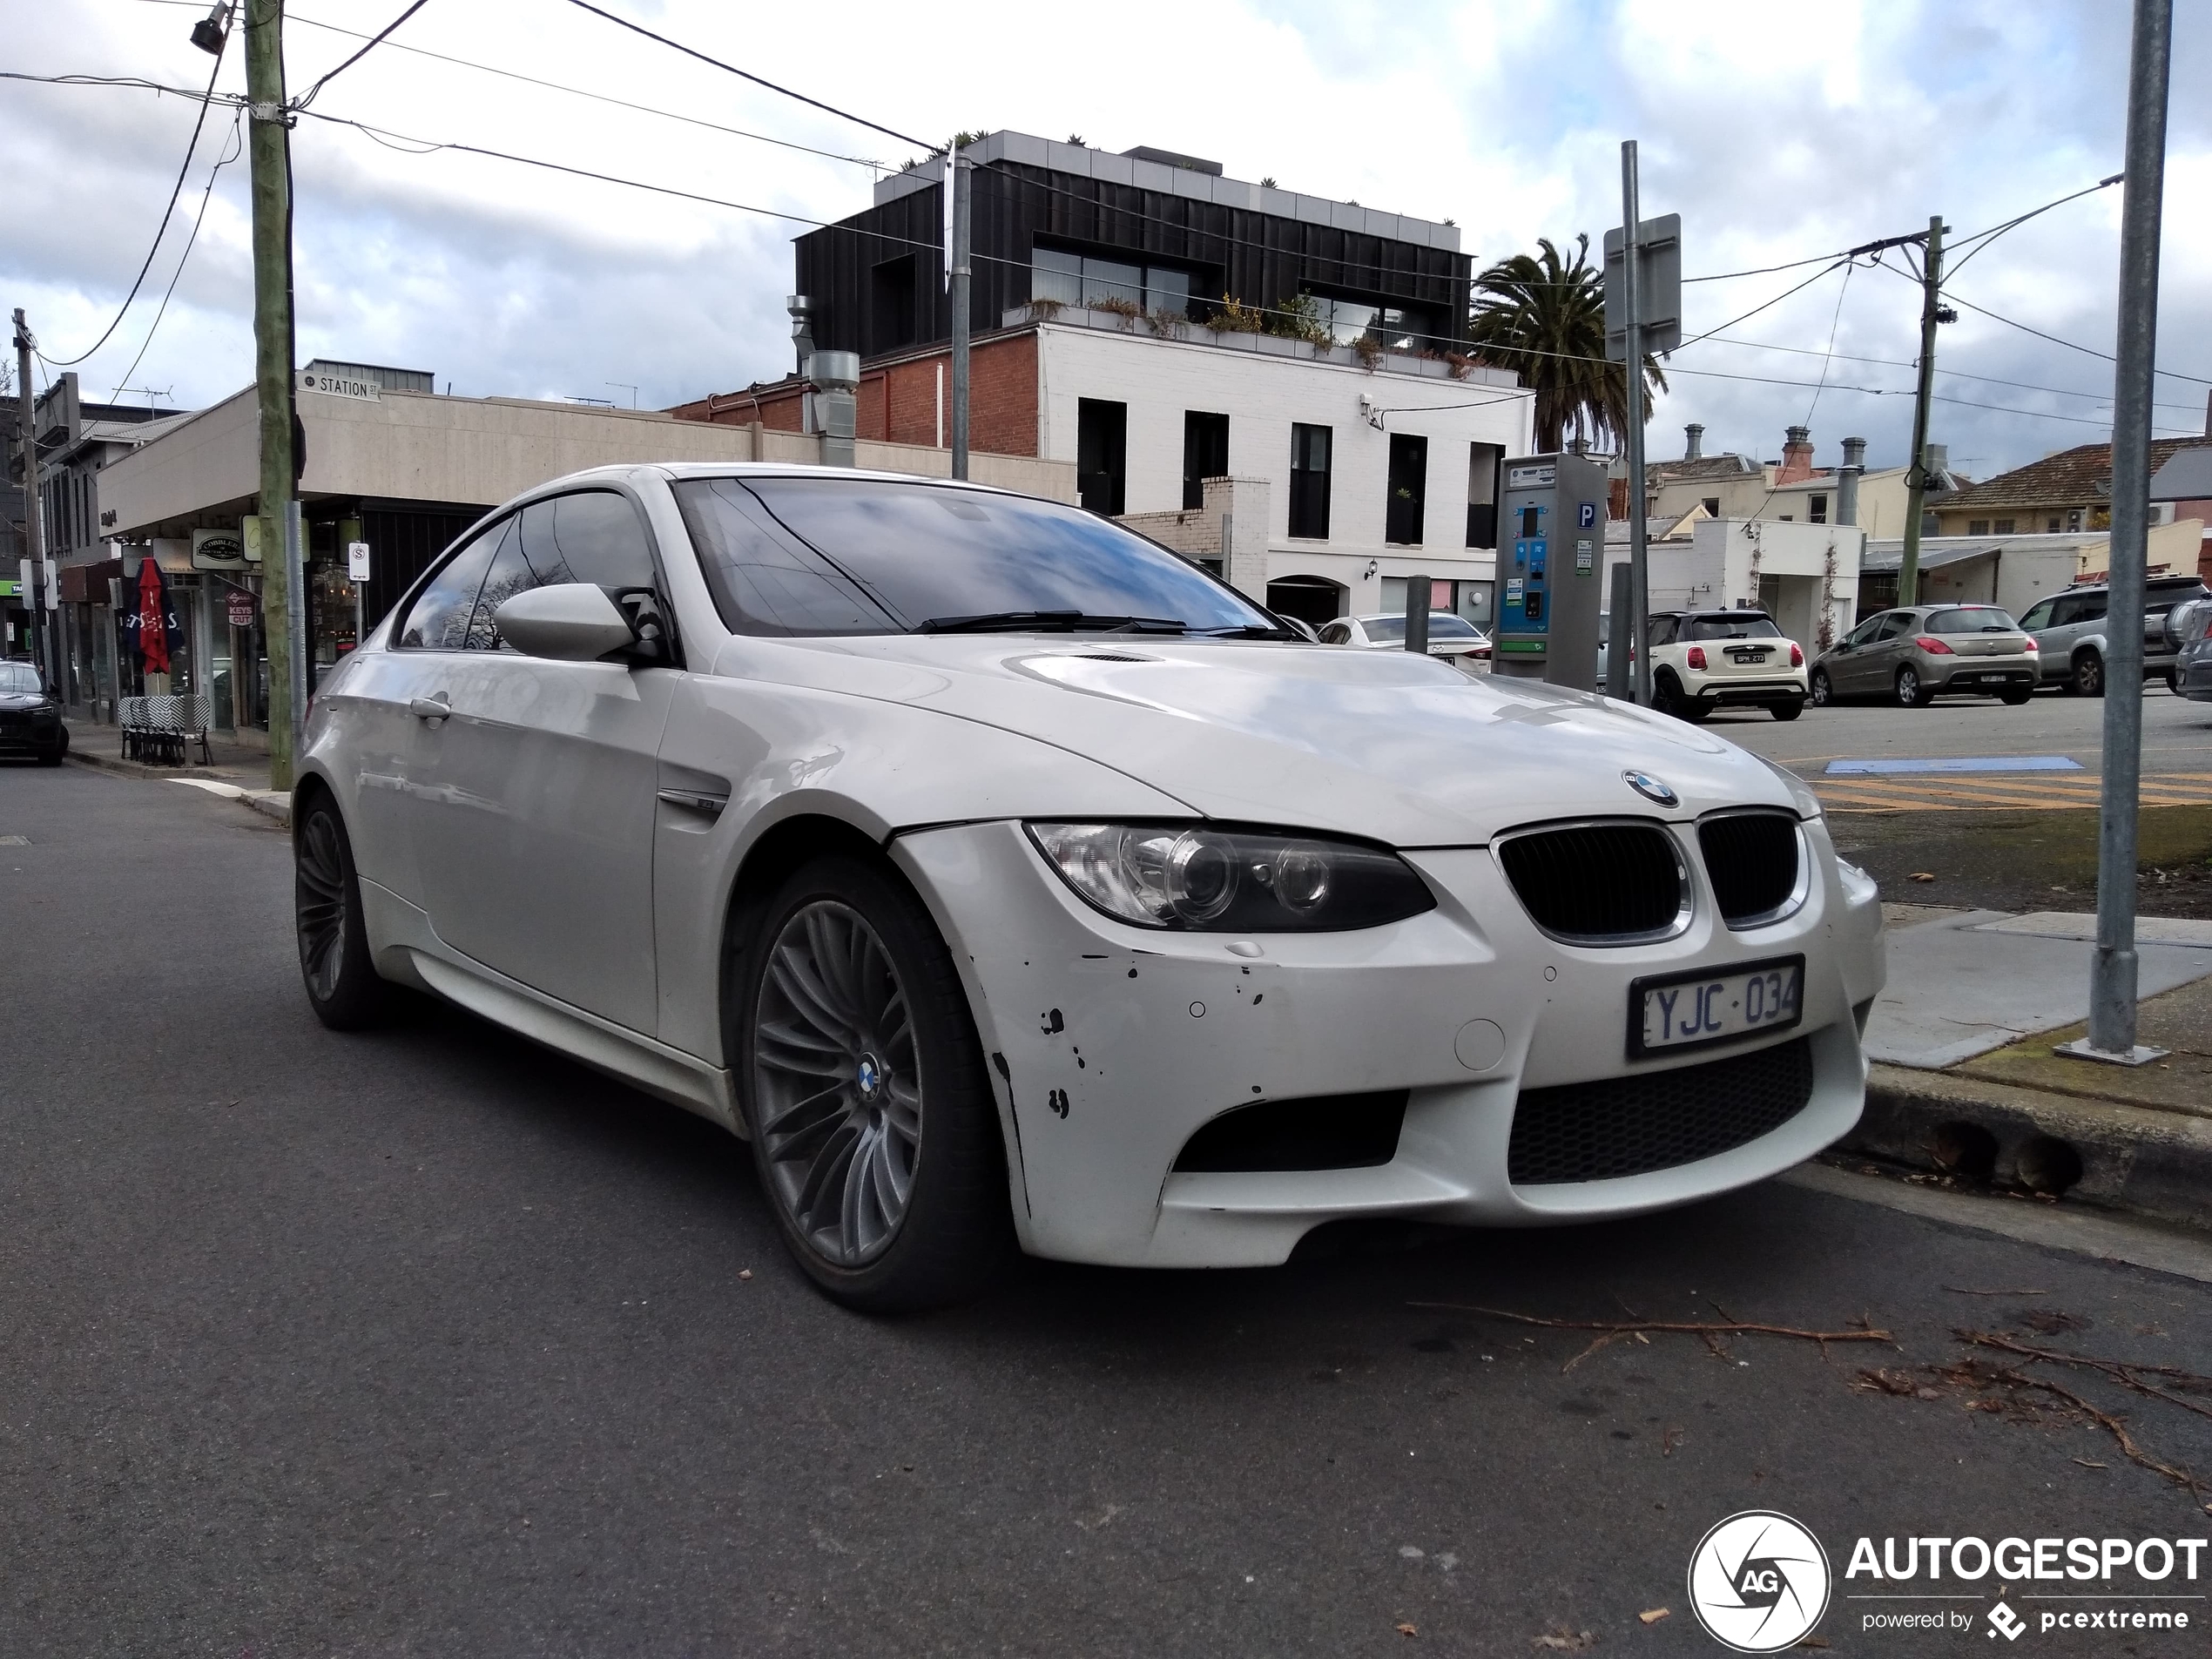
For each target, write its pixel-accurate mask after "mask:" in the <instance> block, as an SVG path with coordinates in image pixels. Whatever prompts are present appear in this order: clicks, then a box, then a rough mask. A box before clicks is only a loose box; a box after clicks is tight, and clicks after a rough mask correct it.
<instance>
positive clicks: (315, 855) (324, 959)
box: [292, 791, 388, 1031]
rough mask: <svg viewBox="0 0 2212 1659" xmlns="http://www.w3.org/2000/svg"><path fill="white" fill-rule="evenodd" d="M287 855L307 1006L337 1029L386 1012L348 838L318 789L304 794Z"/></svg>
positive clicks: (354, 1026) (335, 810)
mask: <svg viewBox="0 0 2212 1659" xmlns="http://www.w3.org/2000/svg"><path fill="white" fill-rule="evenodd" d="M295 799H296V797H295ZM292 860H293V880H292V898H293V925H294V927H295V930H296V931H297V932H298V934H299V936H300V978H301V980H302V981H305V982H306V985H307V1003H308V1006H309V1007H311V1008H314V1011H315V1017H316V1018H317V1019H319V1020H320V1021H321V1022H323V1023H324V1024H325V1025H327V1026H328V1027H330V1028H332V1029H333V1030H334V1031H354V1030H358V1029H360V1028H361V1027H362V1026H365V1025H371V1024H374V1022H376V1020H377V1018H378V1017H379V1016H380V1015H381V1014H382V1013H383V1012H384V1006H385V1001H386V997H387V995H388V993H387V988H386V986H385V983H384V981H382V980H381V979H379V978H378V977H377V976H376V968H375V965H374V962H372V961H370V959H369V953H368V928H367V927H366V926H365V925H364V921H363V919H362V915H361V880H360V877H359V876H358V875H357V874H356V873H355V871H354V849H353V844H352V843H351V842H350V841H349V840H347V836H346V826H345V823H344V821H343V820H342V819H340V817H339V816H338V807H337V805H336V803H335V802H334V801H333V800H332V799H330V797H329V796H328V795H327V794H325V793H323V792H320V791H317V792H314V794H312V795H311V796H310V797H309V799H308V801H307V806H306V810H305V811H303V812H302V813H300V822H299V825H298V826H297V828H295V829H294V830H293V837H292Z"/></svg>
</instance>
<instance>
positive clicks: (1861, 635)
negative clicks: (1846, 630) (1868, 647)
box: [1844, 617, 1882, 645]
mask: <svg viewBox="0 0 2212 1659" xmlns="http://www.w3.org/2000/svg"><path fill="white" fill-rule="evenodd" d="M1881 631H1882V619H1881V618H1880V617H1871V618H1869V619H1868V620H1867V621H1865V622H1862V623H1860V624H1858V627H1856V628H1854V629H1852V630H1851V633H1850V636H1849V637H1847V638H1845V639H1844V644H1846V645H1865V644H1871V642H1872V640H1873V637H1874V636H1875V635H1876V634H1878V633H1880V632H1881Z"/></svg>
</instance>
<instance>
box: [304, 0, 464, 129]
mask: <svg viewBox="0 0 2212 1659" xmlns="http://www.w3.org/2000/svg"><path fill="white" fill-rule="evenodd" d="M429 3H430V0H415V3H414V4H413V5H411V6H409V7H408V9H407V10H405V11H402V12H401V13H400V15H399V16H398V17H395V18H393V19H392V21H391V22H389V23H388V24H385V25H384V26H383V27H382V28H381V29H380V30H377V31H376V32H375V34H374V35H372V36H371V37H369V42H368V45H366V46H364V47H362V48H361V50H360V51H357V52H355V53H354V55H353V56H352V57H348V58H347V60H346V61H345V62H344V63H342V64H339V65H338V67H337V68H335V69H334V70H332V71H330V72H329V73H328V74H327V75H325V76H324V77H323V78H321V79H320V80H318V81H317V82H315V84H314V85H312V86H310V87H309V88H308V89H307V91H304V92H302V93H300V96H299V97H298V98H294V99H293V100H292V107H293V109H295V110H304V109H306V108H307V105H310V104H312V103H314V101H315V94H316V93H318V92H320V91H322V89H323V88H324V87H326V86H327V85H329V84H331V82H333V81H334V80H336V79H337V78H339V77H340V76H341V75H343V74H344V73H345V72H346V71H347V70H349V69H351V68H352V67H353V66H354V64H358V63H360V62H361V59H362V58H364V57H368V55H369V53H371V52H373V51H375V50H376V49H377V48H378V47H379V46H381V45H382V44H384V41H385V38H386V37H388V36H389V35H390V34H391V32H392V30H395V29H397V28H398V27H399V26H400V25H401V24H403V23H405V22H406V21H407V20H408V18H409V17H413V16H414V15H415V13H416V12H418V11H420V10H422V8H423V7H424V6H426V5H428V4H429Z"/></svg>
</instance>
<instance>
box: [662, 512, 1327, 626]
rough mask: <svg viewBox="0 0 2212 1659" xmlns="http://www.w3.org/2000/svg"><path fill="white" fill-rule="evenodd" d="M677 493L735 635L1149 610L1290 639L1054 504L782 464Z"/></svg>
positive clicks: (1129, 615) (1183, 622)
mask: <svg viewBox="0 0 2212 1659" xmlns="http://www.w3.org/2000/svg"><path fill="white" fill-rule="evenodd" d="M676 499H677V502H678V505H679V506H680V507H681V508H682V509H683V513H684V522H685V526H686V527H687V528H688V529H690V531H691V543H692V545H693V546H694V547H695V548H697V549H698V556H699V563H700V565H701V567H702V569H703V570H705V574H706V578H707V585H708V587H709V588H710V589H711V590H712V592H713V595H714V603H715V607H716V609H717V610H719V611H720V612H721V614H722V620H723V621H724V623H725V624H727V625H728V627H729V628H730V630H731V631H732V632H733V633H743V634H785V635H820V634H885V633H912V632H916V631H921V630H922V629H924V628H925V627H926V626H927V625H928V624H939V625H940V626H943V625H944V624H963V623H966V624H979V623H980V624H984V625H986V626H988V625H992V624H998V625H1002V626H1004V627H1005V628H1007V629H1008V631H1028V630H1029V629H1031V628H1035V629H1052V630H1060V629H1066V628H1069V627H1094V626H1095V627H1099V628H1110V627H1114V626H1116V625H1125V624H1134V623H1141V624H1143V631H1163V630H1164V631H1177V630H1178V629H1181V630H1188V631H1191V632H1204V631H1221V632H1224V633H1236V632H1242V631H1251V632H1253V633H1258V634H1265V635H1268V636H1270V637H1280V638H1285V639H1287V638H1290V637H1292V636H1291V635H1290V634H1289V633H1288V632H1286V631H1283V630H1282V629H1281V628H1280V626H1279V625H1278V624H1277V623H1276V622H1275V621H1274V619H1273V618H1272V617H1269V616H1268V614H1267V613H1266V612H1265V611H1264V610H1260V609H1259V608H1258V606H1256V605H1254V604H1251V602H1250V601H1248V600H1246V599H1244V598H1242V597H1239V596H1238V594H1237V592H1236V591H1235V590H1233V589H1231V588H1229V587H1227V586H1225V585H1224V584H1223V583H1219V582H1217V581H1215V580H1214V579H1213V578H1212V577H1209V576H1208V575H1206V574H1205V573H1204V571H1202V570H1198V569H1197V568H1196V567H1195V566H1192V565H1190V564H1188V563H1184V561H1183V560H1182V559H1179V558H1177V556H1175V555H1174V554H1172V553H1170V552H1169V551H1168V550H1166V549H1165V548H1163V547H1160V546H1158V545H1157V543H1151V542H1148V541H1146V540H1145V539H1144V538H1143V537H1142V536H1136V535H1133V534H1132V533H1130V531H1128V530H1125V529H1122V528H1121V526H1119V525H1117V524H1116V523H1112V522H1111V521H1110V520H1108V519H1104V518H1101V517H1099V516H1096V514H1092V513H1087V512H1084V511H1082V510H1081V509H1077V508H1074V507H1062V506H1060V505H1058V504H1057V503H1055V502H1042V501H1033V500H1030V499H1028V497H1025V496H1000V495H993V494H988V493H986V492H983V491H981V490H968V489H947V488H943V487H941V486H937V485H933V484H924V483H914V484H907V483H894V482H880V481H877V480H874V479H863V478H775V477H767V478H696V479H687V480H685V481H683V482H678V484H677V485H676ZM1040 612H1049V613H1058V614H1057V615H1055V616H1054V617H1040V616H1038V615H1037V613H1040Z"/></svg>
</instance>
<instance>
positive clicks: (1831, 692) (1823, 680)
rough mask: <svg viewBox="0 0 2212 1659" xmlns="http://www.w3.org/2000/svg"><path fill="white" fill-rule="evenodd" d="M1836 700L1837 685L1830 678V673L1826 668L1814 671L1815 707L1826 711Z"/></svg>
mask: <svg viewBox="0 0 2212 1659" xmlns="http://www.w3.org/2000/svg"><path fill="white" fill-rule="evenodd" d="M1835 700H1836V685H1835V682H1834V681H1832V680H1831V679H1830V678H1828V671H1827V670H1826V669H1824V668H1816V669H1814V670H1813V671H1812V705H1813V707H1815V708H1817V709H1824V708H1826V707H1828V705H1831V703H1833V702H1834V701H1835Z"/></svg>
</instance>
